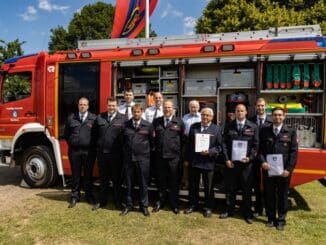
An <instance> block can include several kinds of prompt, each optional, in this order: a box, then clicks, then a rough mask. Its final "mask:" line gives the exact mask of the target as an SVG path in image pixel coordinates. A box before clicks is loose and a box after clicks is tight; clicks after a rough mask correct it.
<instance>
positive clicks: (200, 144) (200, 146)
mask: <svg viewBox="0 0 326 245" xmlns="http://www.w3.org/2000/svg"><path fill="white" fill-rule="evenodd" d="M208 149H209V134H195V152H202V151H208Z"/></svg>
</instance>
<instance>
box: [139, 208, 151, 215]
mask: <svg viewBox="0 0 326 245" xmlns="http://www.w3.org/2000/svg"><path fill="white" fill-rule="evenodd" d="M141 211H142V213H143V215H144V216H147V217H148V216H150V215H151V214H150V213H149V211H148V209H147V208H142V209H141Z"/></svg>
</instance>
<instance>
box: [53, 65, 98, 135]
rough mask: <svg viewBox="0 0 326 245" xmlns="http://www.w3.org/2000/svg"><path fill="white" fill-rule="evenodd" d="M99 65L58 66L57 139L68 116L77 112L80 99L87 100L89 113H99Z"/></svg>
mask: <svg viewBox="0 0 326 245" xmlns="http://www.w3.org/2000/svg"><path fill="white" fill-rule="evenodd" d="M99 83H100V64H99V63H98V62H87V63H81V62H78V63H64V64H60V65H59V98H58V102H59V110H58V112H59V137H60V138H62V136H63V132H64V126H65V122H66V120H67V118H68V116H69V115H70V114H71V113H73V112H75V111H77V109H78V107H77V105H78V100H79V98H80V97H86V98H88V99H89V111H90V112H92V113H95V114H98V112H99Z"/></svg>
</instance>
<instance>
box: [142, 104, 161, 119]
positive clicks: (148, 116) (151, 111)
mask: <svg viewBox="0 0 326 245" xmlns="http://www.w3.org/2000/svg"><path fill="white" fill-rule="evenodd" d="M156 110H157V112H156V117H155V118H158V117H161V116H163V108H162V106H160V107H156V106H155V105H153V106H151V107H148V108H146V110H145V113H144V114H143V119H144V120H146V121H148V122H150V123H152V122H153V120H154V115H155V111H156Z"/></svg>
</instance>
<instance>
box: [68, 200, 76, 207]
mask: <svg viewBox="0 0 326 245" xmlns="http://www.w3.org/2000/svg"><path fill="white" fill-rule="evenodd" d="M76 203H77V199H75V198H72V199H71V200H70V202H69V205H68V208H74V207H76Z"/></svg>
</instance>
